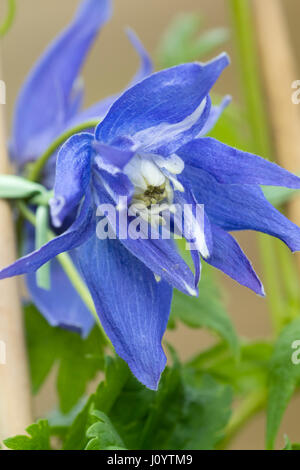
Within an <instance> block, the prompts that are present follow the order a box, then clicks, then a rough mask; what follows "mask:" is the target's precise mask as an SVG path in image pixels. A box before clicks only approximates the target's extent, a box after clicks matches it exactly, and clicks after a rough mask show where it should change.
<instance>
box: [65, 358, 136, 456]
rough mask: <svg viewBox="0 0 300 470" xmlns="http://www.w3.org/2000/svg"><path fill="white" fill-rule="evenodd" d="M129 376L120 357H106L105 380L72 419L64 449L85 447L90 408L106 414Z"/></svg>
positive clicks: (126, 367)
mask: <svg viewBox="0 0 300 470" xmlns="http://www.w3.org/2000/svg"><path fill="white" fill-rule="evenodd" d="M129 377H130V371H129V369H128V366H127V364H126V363H125V362H124V361H123V360H122V359H120V358H118V357H117V358H114V359H113V358H111V357H106V367H105V380H103V381H102V382H101V383H100V384H99V386H98V388H97V390H96V393H95V394H93V395H91V396H90V398H89V399H88V402H87V403H86V405H85V407H84V408H83V410H82V411H81V412H80V413H79V415H78V416H77V418H76V419H75V420H74V422H73V424H72V426H71V427H70V429H69V431H68V434H67V437H66V440H65V442H64V449H65V450H82V449H85V447H86V445H87V442H88V439H87V437H86V431H87V429H88V427H89V426H90V425H91V424H92V422H91V417H90V412H91V410H93V409H98V410H101V411H102V412H104V413H106V414H107V415H108V414H109V413H110V411H111V408H112V407H113V406H114V404H115V401H116V400H117V398H118V396H119V395H120V394H121V392H122V389H123V387H124V386H125V384H126V382H127V380H128V379H129Z"/></svg>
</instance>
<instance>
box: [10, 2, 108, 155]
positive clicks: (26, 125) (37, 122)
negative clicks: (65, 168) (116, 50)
mask: <svg viewBox="0 0 300 470" xmlns="http://www.w3.org/2000/svg"><path fill="white" fill-rule="evenodd" d="M110 15H111V1H110V0H85V1H84V2H83V3H82V4H81V6H80V8H79V10H78V12H77V14H76V16H75V18H74V20H73V22H72V23H71V24H70V25H69V26H68V27H67V28H66V29H65V30H64V31H63V32H62V34H61V35H60V36H59V37H58V38H57V39H56V40H55V41H54V42H53V43H52V44H51V45H50V46H49V48H48V49H47V50H46V52H45V53H44V54H43V55H42V57H41V58H40V60H39V61H38V63H37V65H36V66H35V67H34V69H33V70H32V72H31V73H30V75H29V77H28V78H27V80H26V82H25V84H24V86H23V88H22V90H21V92H20V95H19V98H18V101H17V106H16V110H15V117H14V124H13V133H12V141H11V156H12V158H13V159H14V160H15V161H17V162H18V163H19V164H24V163H26V162H28V161H30V160H32V159H35V158H36V157H37V156H38V155H39V154H40V153H42V152H43V150H45V148H46V147H47V146H48V145H49V143H50V142H51V140H52V139H53V138H54V137H55V136H57V135H58V134H59V133H60V132H61V131H62V130H63V128H64V127H65V125H66V121H67V120H68V119H70V108H72V109H73V110H74V109H76V106H75V107H74V95H73V93H72V91H73V86H74V83H75V80H76V78H77V76H78V74H79V71H80V68H81V66H82V63H83V61H84V59H85V57H86V55H87V53H88V51H89V49H90V47H91V44H92V42H93V41H94V39H95V37H96V35H97V33H98V32H99V29H100V28H101V26H102V25H103V24H104V23H105V22H106V21H107V20H108V19H109V17H110ZM75 101H76V98H75Z"/></svg>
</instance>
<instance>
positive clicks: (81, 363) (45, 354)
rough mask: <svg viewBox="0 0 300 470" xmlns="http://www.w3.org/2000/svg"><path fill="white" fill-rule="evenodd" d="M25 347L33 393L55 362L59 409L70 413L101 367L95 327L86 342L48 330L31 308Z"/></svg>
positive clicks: (101, 353) (100, 345)
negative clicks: (26, 346)
mask: <svg viewBox="0 0 300 470" xmlns="http://www.w3.org/2000/svg"><path fill="white" fill-rule="evenodd" d="M25 321H26V330H27V344H28V354H29V363H30V370H31V380H32V386H33V391H34V393H36V392H37V391H38V390H39V388H40V387H41V385H42V384H43V382H44V380H45V379H46V377H47V375H48V374H49V372H50V370H51V369H52V367H53V365H54V364H55V363H56V362H57V363H58V365H59V368H58V377H57V388H58V394H59V399H60V407H61V410H62V411H63V412H64V413H67V412H69V411H70V410H71V409H72V408H73V407H74V406H75V405H76V404H77V403H78V401H79V400H80V398H81V397H82V396H83V394H84V392H85V389H86V386H87V384H88V382H89V381H91V380H92V379H93V378H94V377H95V375H96V373H97V372H98V371H100V370H103V367H104V347H105V342H104V339H103V337H102V335H101V333H100V331H99V329H98V328H97V327H95V328H94V329H93V330H92V331H91V333H90V334H89V336H88V337H87V338H86V339H82V338H81V337H80V335H78V334H77V333H73V332H70V331H66V330H63V329H61V328H53V327H51V326H50V325H49V324H48V323H47V321H46V320H45V319H44V318H43V317H42V316H41V315H40V314H39V312H38V311H37V310H36V308H35V307H34V306H27V307H26V309H25Z"/></svg>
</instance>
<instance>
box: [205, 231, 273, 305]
mask: <svg viewBox="0 0 300 470" xmlns="http://www.w3.org/2000/svg"><path fill="white" fill-rule="evenodd" d="M211 229H212V234H213V243H214V249H213V253H212V255H211V256H210V257H209V258H207V259H206V260H205V261H206V262H207V263H208V264H210V265H212V266H214V267H215V268H217V269H220V270H221V271H223V272H224V273H225V274H227V275H228V276H230V277H231V278H232V279H234V280H235V281H237V282H239V283H240V284H241V285H242V286H246V287H249V289H252V290H253V291H254V292H255V293H256V294H258V295H261V296H264V295H265V294H264V288H263V286H262V283H261V282H260V280H259V278H258V276H257V274H256V273H255V271H254V269H253V267H252V265H251V263H250V261H249V260H248V258H247V257H246V255H245V254H244V253H243V251H242V249H241V247H240V246H239V245H238V243H237V242H236V241H235V240H234V238H233V237H232V236H231V235H230V234H229V233H227V232H225V230H222V229H221V228H220V227H218V226H216V225H212V228H211Z"/></svg>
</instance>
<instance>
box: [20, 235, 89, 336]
mask: <svg viewBox="0 0 300 470" xmlns="http://www.w3.org/2000/svg"><path fill="white" fill-rule="evenodd" d="M25 246H26V253H30V252H31V251H33V250H34V231H33V230H32V227H30V230H27V231H26V240H25ZM73 262H75V260H74V256H73ZM50 275H51V287H50V290H45V289H41V288H40V287H38V286H37V283H36V275H35V273H30V274H27V276H26V284H27V288H28V291H29V294H30V296H31V299H32V301H33V303H34V305H36V307H37V308H38V310H39V311H40V312H41V314H42V315H43V316H44V317H45V318H46V320H47V321H48V323H49V324H50V325H51V326H60V327H62V328H66V329H69V330H71V331H76V332H78V333H80V334H81V335H82V336H83V337H86V336H87V335H88V334H89V332H90V331H91V329H92V327H93V325H94V322H95V321H94V318H93V316H92V314H91V312H90V311H89V310H88V309H87V307H86V306H85V304H84V302H83V301H82V299H81V297H80V296H79V295H78V293H77V292H76V290H75V288H74V287H73V285H72V284H71V282H70V280H69V278H68V276H67V275H66V273H65V271H64V270H63V268H62V267H61V264H60V263H59V262H58V261H57V260H56V259H54V260H52V261H50Z"/></svg>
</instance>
